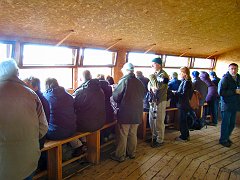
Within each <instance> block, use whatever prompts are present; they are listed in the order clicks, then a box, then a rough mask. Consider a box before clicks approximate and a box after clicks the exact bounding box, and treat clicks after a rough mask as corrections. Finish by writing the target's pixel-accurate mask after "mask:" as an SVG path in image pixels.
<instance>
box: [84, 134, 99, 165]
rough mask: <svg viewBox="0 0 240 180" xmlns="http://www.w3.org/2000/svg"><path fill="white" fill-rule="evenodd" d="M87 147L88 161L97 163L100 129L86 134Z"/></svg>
mask: <svg viewBox="0 0 240 180" xmlns="http://www.w3.org/2000/svg"><path fill="white" fill-rule="evenodd" d="M87 147H88V150H87V152H88V155H87V159H88V161H89V162H91V163H94V164H98V163H99V161H100V130H98V131H95V132H93V133H91V134H90V135H88V136H87Z"/></svg>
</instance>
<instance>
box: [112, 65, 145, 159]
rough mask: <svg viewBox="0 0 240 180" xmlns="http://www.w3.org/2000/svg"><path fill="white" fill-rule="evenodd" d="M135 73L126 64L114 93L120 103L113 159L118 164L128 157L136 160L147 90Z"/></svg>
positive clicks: (131, 66) (115, 99)
mask: <svg viewBox="0 0 240 180" xmlns="http://www.w3.org/2000/svg"><path fill="white" fill-rule="evenodd" d="M133 72H134V67H133V65H132V64H131V63H126V64H124V66H123V68H122V73H123V75H124V76H123V77H122V78H121V79H120V80H119V83H118V85H117V87H116V88H115V90H114V92H113V99H114V101H115V102H117V103H118V107H119V111H118V113H117V120H118V123H117V149H116V152H115V154H114V155H113V156H112V157H111V158H112V159H113V160H115V161H118V162H123V161H124V160H125V157H126V155H127V156H129V158H130V159H134V158H135V152H136V147H137V128H138V125H139V124H140V123H141V120H142V114H143V104H142V103H143V98H144V94H145V89H144V86H143V84H142V82H141V81H140V80H139V79H137V78H136V77H135V75H134V73H133Z"/></svg>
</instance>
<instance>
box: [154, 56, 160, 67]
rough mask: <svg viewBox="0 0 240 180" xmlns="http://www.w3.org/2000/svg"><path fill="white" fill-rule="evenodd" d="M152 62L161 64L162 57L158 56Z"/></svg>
mask: <svg viewBox="0 0 240 180" xmlns="http://www.w3.org/2000/svg"><path fill="white" fill-rule="evenodd" d="M152 62H154V63H157V64H160V65H161V66H162V59H161V58H160V57H157V58H154V59H153V60H152Z"/></svg>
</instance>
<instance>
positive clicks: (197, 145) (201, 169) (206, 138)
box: [71, 126, 240, 180]
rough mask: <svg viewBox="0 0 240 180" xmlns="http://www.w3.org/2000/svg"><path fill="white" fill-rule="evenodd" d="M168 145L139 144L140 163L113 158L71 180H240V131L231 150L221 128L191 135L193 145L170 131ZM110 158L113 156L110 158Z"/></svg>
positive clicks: (198, 131) (237, 129)
mask: <svg viewBox="0 0 240 180" xmlns="http://www.w3.org/2000/svg"><path fill="white" fill-rule="evenodd" d="M165 134H166V135H165V144H164V146H162V147H159V148H151V147H150V145H149V144H147V143H145V142H143V141H139V143H138V147H137V157H136V159H133V160H130V159H127V160H126V161H125V162H123V163H118V162H115V161H112V160H111V159H109V158H106V159H105V160H103V161H101V163H100V164H99V165H95V166H90V167H88V168H87V169H85V170H84V171H82V172H79V173H78V174H76V175H75V176H74V177H72V178H71V180H78V179H79V180H80V179H84V180H85V179H101V180H107V179H114V180H115V179H133V180H134V179H141V180H143V179H156V180H158V179H183V180H185V179H210V180H212V179H223V180H225V179H233V180H234V179H239V180H240V128H239V127H238V128H235V129H234V132H233V134H232V136H231V140H232V141H233V145H232V146H231V147H230V148H226V147H223V146H221V145H219V144H218V139H219V135H220V126H217V127H214V126H208V128H207V129H205V128H203V129H202V130H195V131H191V132H190V136H191V140H190V141H189V142H186V143H183V142H175V141H174V138H175V137H176V136H178V135H179V132H177V131H174V130H170V129H168V130H166V133H165ZM108 157H109V156H108Z"/></svg>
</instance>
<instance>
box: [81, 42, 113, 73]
mask: <svg viewBox="0 0 240 180" xmlns="http://www.w3.org/2000/svg"><path fill="white" fill-rule="evenodd" d="M85 49H92V50H103V51H107V50H105V49H101V48H91V47H90V48H89V47H84V48H81V49H80V51H79V62H78V65H77V66H78V68H79V67H83V68H88V67H89V68H91V67H110V68H113V67H115V66H116V63H117V56H118V52H117V51H109V52H112V61H113V64H106V65H84V64H83V61H84V51H85Z"/></svg>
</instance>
